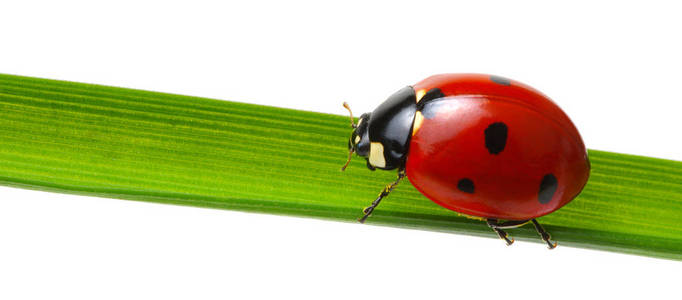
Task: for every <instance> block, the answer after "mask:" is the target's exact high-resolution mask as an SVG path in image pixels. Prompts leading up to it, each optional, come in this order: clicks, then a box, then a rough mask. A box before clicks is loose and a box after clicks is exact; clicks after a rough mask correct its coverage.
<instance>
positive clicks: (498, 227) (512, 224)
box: [486, 219, 529, 246]
mask: <svg viewBox="0 0 682 300" xmlns="http://www.w3.org/2000/svg"><path fill="white" fill-rule="evenodd" d="M486 221H487V223H488V226H489V227H490V228H492V229H493V230H494V231H495V232H496V233H497V235H499V236H500V238H501V239H503V240H504V241H505V242H507V246H509V245H511V244H513V243H514V239H513V238H512V239H509V235H508V234H507V232H505V231H504V230H502V229H509V228H516V227H519V226H522V225H523V224H526V223H528V221H529V220H523V221H507V222H503V223H500V222H498V221H497V219H487V220H486Z"/></svg>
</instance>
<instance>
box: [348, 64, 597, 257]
mask: <svg viewBox="0 0 682 300" xmlns="http://www.w3.org/2000/svg"><path fill="white" fill-rule="evenodd" d="M344 107H346V109H348V111H349V112H350V108H349V107H348V105H347V104H346V103H344ZM350 114H351V126H352V127H353V131H352V133H351V136H350V140H349V141H348V151H349V155H348V161H347V162H346V164H345V165H344V166H343V168H342V170H344V169H345V168H346V167H347V166H348V164H349V163H350V160H351V157H352V155H353V153H355V154H357V155H358V156H360V157H364V158H365V159H366V161H367V167H368V168H369V169H370V170H375V169H382V170H397V173H398V178H397V179H396V180H395V182H393V183H391V184H389V185H387V186H386V187H385V188H384V189H383V190H382V191H381V193H380V194H379V196H378V197H377V199H376V200H374V202H372V204H371V205H370V206H369V207H367V208H365V209H364V210H363V212H364V215H363V216H362V217H361V218H360V219H359V221H360V222H361V223H364V222H365V220H366V219H367V217H369V216H370V214H372V212H373V211H374V209H375V208H376V207H377V205H379V203H380V202H381V200H382V199H383V198H384V197H386V196H388V194H389V193H390V192H391V191H392V190H393V189H394V188H395V186H396V185H397V184H398V183H399V182H400V180H402V179H403V178H404V177H407V178H408V179H409V181H410V182H411V183H412V185H414V187H415V188H417V190H419V191H420V192H421V193H422V194H423V195H425V196H426V197H427V198H429V199H431V200H432V201H433V202H435V203H436V204H438V205H440V206H442V207H444V208H447V209H449V210H453V211H455V212H458V213H460V214H463V215H466V216H470V217H473V218H477V219H481V220H484V221H486V222H487V225H488V226H489V227H490V228H492V229H493V230H494V231H495V232H496V233H497V234H498V235H499V237H500V238H501V239H503V240H504V241H506V243H507V245H511V244H512V243H513V241H514V240H513V239H510V237H509V236H508V234H507V233H506V232H505V231H504V230H505V229H508V228H515V227H519V226H522V225H524V224H526V223H528V222H532V224H533V225H534V227H535V229H536V230H537V232H538V234H540V236H541V237H542V240H543V241H544V242H545V243H547V245H548V247H549V248H550V249H553V248H554V247H556V243H554V242H552V241H551V240H550V235H549V234H548V233H547V232H546V231H545V230H544V229H543V228H542V226H541V225H540V224H539V223H538V222H537V220H536V218H538V217H541V216H544V215H546V214H549V213H551V212H553V211H555V210H557V209H559V208H561V207H562V206H564V205H566V204H567V203H568V202H570V201H571V200H573V199H574V198H575V197H576V196H578V194H579V193H580V192H581V191H582V189H583V187H584V186H585V183H586V182H587V179H588V177H589V173H590V162H589V159H588V157H587V150H586V149H585V145H584V143H583V141H582V138H581V137H580V134H579V133H578V130H577V129H576V127H575V125H573V123H572V122H571V120H570V119H569V118H568V116H567V115H566V114H565V113H564V112H563V111H562V110H561V108H559V106H557V105H556V104H555V103H554V102H552V100H550V99H549V98H547V96H545V95H543V94H542V93H540V92H538V91H537V90H535V89H533V88H531V87H530V86H528V85H525V84H523V83H520V82H517V81H513V80H510V79H507V78H503V77H499V76H494V75H484V74H441V75H435V76H431V77H428V78H426V79H424V80H422V81H421V82H419V83H417V84H415V85H413V86H407V87H404V88H402V89H400V90H399V91H397V92H396V93H395V94H393V95H391V96H390V97H389V98H388V99H387V100H386V101H384V102H383V103H382V104H381V105H379V107H377V108H376V109H375V110H374V111H373V112H371V113H365V114H363V115H362V116H360V118H359V120H358V122H357V124H355V123H353V120H354V119H353V114H352V112H350Z"/></svg>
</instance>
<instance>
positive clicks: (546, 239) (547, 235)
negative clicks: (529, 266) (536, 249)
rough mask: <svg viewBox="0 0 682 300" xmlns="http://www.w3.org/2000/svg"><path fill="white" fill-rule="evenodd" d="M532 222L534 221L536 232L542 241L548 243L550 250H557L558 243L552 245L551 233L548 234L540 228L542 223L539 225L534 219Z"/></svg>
mask: <svg viewBox="0 0 682 300" xmlns="http://www.w3.org/2000/svg"><path fill="white" fill-rule="evenodd" d="M531 221H533V226H535V230H536V231H537V232H538V234H540V236H541V237H542V240H543V241H545V243H547V247H549V249H550V250H551V249H554V248H556V242H554V243H552V242H551V241H550V240H549V239H550V238H551V237H550V235H549V233H547V231H545V229H544V228H542V226H540V223H538V221H537V220H535V219H532V220H531Z"/></svg>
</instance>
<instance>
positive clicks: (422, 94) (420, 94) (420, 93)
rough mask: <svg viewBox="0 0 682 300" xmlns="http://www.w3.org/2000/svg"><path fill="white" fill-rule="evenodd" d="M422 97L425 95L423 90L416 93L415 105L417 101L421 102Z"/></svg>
mask: <svg viewBox="0 0 682 300" xmlns="http://www.w3.org/2000/svg"><path fill="white" fill-rule="evenodd" d="M424 95H426V90H425V89H421V90H418V91H417V95H416V96H417V103H419V100H421V99H422V97H424Z"/></svg>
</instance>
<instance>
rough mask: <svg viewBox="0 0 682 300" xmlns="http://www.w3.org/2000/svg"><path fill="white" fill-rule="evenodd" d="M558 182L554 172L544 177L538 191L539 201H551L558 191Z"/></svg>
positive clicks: (543, 202) (544, 202) (545, 202)
mask: <svg viewBox="0 0 682 300" xmlns="http://www.w3.org/2000/svg"><path fill="white" fill-rule="evenodd" d="M557 185H558V182H557V180H556V177H554V175H553V174H547V175H545V177H542V182H540V191H539V192H538V201H540V203H542V204H547V203H549V201H550V200H552V197H554V193H556V189H557Z"/></svg>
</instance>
